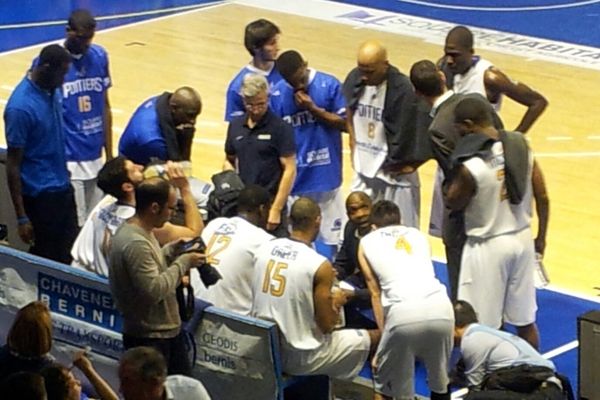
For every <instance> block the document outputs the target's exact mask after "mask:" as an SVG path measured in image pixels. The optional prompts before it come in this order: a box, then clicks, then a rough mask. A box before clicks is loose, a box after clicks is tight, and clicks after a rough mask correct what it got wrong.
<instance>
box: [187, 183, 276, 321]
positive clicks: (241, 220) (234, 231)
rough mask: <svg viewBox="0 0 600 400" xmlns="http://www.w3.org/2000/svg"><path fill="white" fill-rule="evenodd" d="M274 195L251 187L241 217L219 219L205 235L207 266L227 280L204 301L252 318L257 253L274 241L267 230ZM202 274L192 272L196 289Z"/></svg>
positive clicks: (241, 200) (243, 199) (246, 190)
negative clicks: (259, 249)
mask: <svg viewBox="0 0 600 400" xmlns="http://www.w3.org/2000/svg"><path fill="white" fill-rule="evenodd" d="M270 208H271V195H270V194H269V192H268V191H267V190H266V189H264V188H262V187H260V186H258V185H248V186H246V187H245V188H244V189H243V190H242V191H241V192H240V195H239V198H238V201H237V209H238V216H236V217H233V218H216V219H213V220H212V221H210V222H209V224H208V225H207V226H206V228H204V230H203V231H202V239H203V240H204V243H206V245H207V250H206V254H207V262H208V263H209V264H211V265H212V266H214V267H216V268H217V269H218V270H219V272H220V273H221V275H222V276H223V279H221V280H219V282H218V283H217V284H216V285H213V286H211V287H210V288H208V289H207V290H205V291H203V294H202V298H203V299H204V300H206V301H208V302H211V303H212V304H213V305H215V306H217V307H219V308H224V309H226V310H230V311H234V312H236V313H238V314H242V315H249V314H250V309H251V308H252V286H251V285H252V275H253V269H254V255H255V253H256V250H257V249H258V248H259V247H260V246H261V245H262V244H264V243H266V242H268V241H269V240H271V239H272V238H273V236H271V235H269V234H268V233H267V232H266V231H265V230H264V229H265V228H266V226H267V218H268V216H269V209H270ZM196 277H197V278H199V276H198V274H197V273H195V272H192V284H193V287H194V288H199V287H201V284H199V283H198V284H195V285H194V280H195V278H196Z"/></svg>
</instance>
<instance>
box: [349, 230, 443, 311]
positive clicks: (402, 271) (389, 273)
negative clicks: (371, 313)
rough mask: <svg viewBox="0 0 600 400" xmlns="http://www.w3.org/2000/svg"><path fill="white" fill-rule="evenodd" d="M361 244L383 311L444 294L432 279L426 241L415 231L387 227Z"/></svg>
mask: <svg viewBox="0 0 600 400" xmlns="http://www.w3.org/2000/svg"><path fill="white" fill-rule="evenodd" d="M360 245H361V247H362V249H363V252H364V255H365V258H366V259H367V260H368V261H369V265H370V266H371V269H372V270H373V273H374V274H375V276H376V277H377V279H378V281H379V285H380V287H381V304H382V306H383V307H384V308H386V309H387V308H388V307H389V306H391V305H393V304H396V303H401V302H405V301H420V300H422V299H425V298H426V297H429V296H431V295H433V294H437V293H442V292H444V293H445V290H446V289H445V287H444V286H443V285H442V284H441V283H440V281H438V280H437V278H436V277H435V272H434V269H433V264H432V262H431V249H430V247H429V242H428V241H427V238H426V237H425V235H423V234H422V233H421V232H420V231H419V230H418V229H415V228H409V227H406V226H402V225H393V226H386V227H384V228H379V229H377V230H375V231H373V232H371V233H369V234H368V235H366V236H365V237H363V238H362V239H361V241H360Z"/></svg>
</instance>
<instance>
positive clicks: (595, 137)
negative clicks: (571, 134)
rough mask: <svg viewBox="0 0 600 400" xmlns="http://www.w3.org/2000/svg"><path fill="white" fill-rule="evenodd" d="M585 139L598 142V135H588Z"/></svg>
mask: <svg viewBox="0 0 600 400" xmlns="http://www.w3.org/2000/svg"><path fill="white" fill-rule="evenodd" d="M587 138H588V139H590V140H600V135H590V136H588V137H587Z"/></svg>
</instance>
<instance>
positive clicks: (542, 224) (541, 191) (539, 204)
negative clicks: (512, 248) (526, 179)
mask: <svg viewBox="0 0 600 400" xmlns="http://www.w3.org/2000/svg"><path fill="white" fill-rule="evenodd" d="M531 183H532V186H533V198H534V199H535V212H536V214H537V218H538V229H537V236H536V238H535V241H534V244H535V251H536V252H538V253H540V254H542V255H543V254H544V251H545V250H546V232H547V229H548V219H549V217H550V199H549V198H548V192H547V191H546V182H545V181H544V175H543V174H542V170H541V169H540V166H539V164H538V163H537V161H535V160H534V162H533V171H532V174H531Z"/></svg>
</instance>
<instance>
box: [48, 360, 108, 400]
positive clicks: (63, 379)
mask: <svg viewBox="0 0 600 400" xmlns="http://www.w3.org/2000/svg"><path fill="white" fill-rule="evenodd" d="M73 366H74V367H77V368H78V369H79V370H80V371H81V372H82V373H83V375H84V376H85V377H86V378H87V379H88V381H89V382H90V383H91V384H92V386H93V388H94V390H95V391H96V394H97V395H98V399H99V400H117V399H118V396H117V394H116V393H115V392H114V390H113V389H112V388H111V387H110V385H109V384H108V383H107V382H106V381H105V380H104V378H102V377H101V376H100V375H99V374H98V372H96V370H95V369H94V366H93V365H92V362H91V361H90V360H89V359H88V358H87V356H86V355H85V350H81V351H79V352H77V353H76V354H75V358H74V360H73ZM41 375H42V376H43V377H44V383H45V386H46V392H47V394H48V400H80V399H87V398H88V396H87V395H86V394H84V393H82V390H81V382H80V381H79V380H78V379H77V378H75V376H74V375H73V373H72V372H71V369H69V368H67V367H65V366H63V365H60V364H51V365H49V366H47V367H45V368H44V369H42V371H41Z"/></svg>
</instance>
